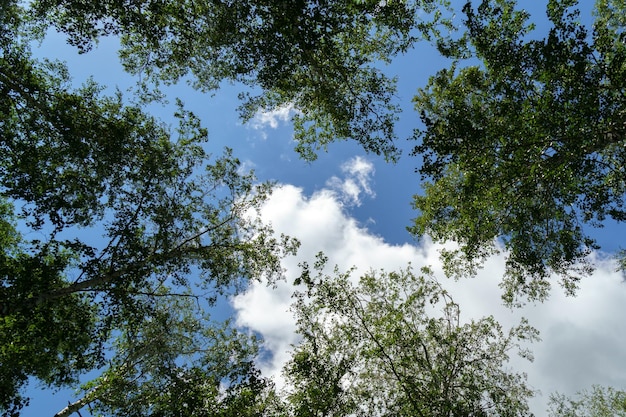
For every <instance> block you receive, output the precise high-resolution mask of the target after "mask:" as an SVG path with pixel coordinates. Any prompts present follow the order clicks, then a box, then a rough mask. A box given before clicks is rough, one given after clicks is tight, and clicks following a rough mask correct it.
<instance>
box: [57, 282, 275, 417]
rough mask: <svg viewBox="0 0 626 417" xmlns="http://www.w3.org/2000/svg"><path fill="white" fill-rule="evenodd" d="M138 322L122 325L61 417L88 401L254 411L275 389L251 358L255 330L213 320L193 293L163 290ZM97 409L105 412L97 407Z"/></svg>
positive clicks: (111, 407)
mask: <svg viewBox="0 0 626 417" xmlns="http://www.w3.org/2000/svg"><path fill="white" fill-rule="evenodd" d="M159 295H160V297H159V298H158V299H156V300H154V302H156V303H157V306H156V308H154V310H153V311H152V312H150V313H149V314H148V315H146V316H145V317H144V319H143V321H142V322H141V323H138V324H137V325H135V326H133V327H126V328H124V329H122V332H123V333H122V334H121V335H120V336H119V337H118V338H116V341H115V344H114V350H115V355H113V357H112V359H110V360H109V361H108V364H107V367H106V369H105V370H104V371H103V372H102V374H101V375H100V376H99V377H98V378H96V379H94V380H92V381H90V382H89V383H87V384H85V385H84V386H83V387H82V388H83V396H82V398H80V399H78V400H76V401H75V402H73V403H71V404H70V405H68V406H67V407H65V408H64V409H63V410H60V411H59V412H58V413H57V414H55V417H65V416H69V415H71V414H72V413H74V412H76V411H78V410H80V409H81V408H83V407H85V406H87V407H89V410H90V411H91V412H92V413H96V415H107V416H125V417H126V416H180V415H185V416H195V417H200V416H207V417H208V416H223V417H226V416H247V415H259V414H260V413H261V412H262V411H263V408H264V406H265V405H264V403H265V402H266V400H265V397H266V396H267V395H268V394H269V393H271V392H272V389H273V387H272V385H271V383H270V382H269V381H268V380H267V379H265V378H262V377H261V376H260V374H259V371H258V370H257V369H256V367H255V365H254V361H255V359H256V358H257V354H258V346H257V341H256V339H255V338H254V337H252V338H251V337H250V336H249V335H247V334H246V333H241V332H240V331H238V330H237V329H236V328H234V327H232V326H231V324H230V322H226V323H216V322H212V321H211V320H210V319H209V318H208V317H206V315H207V314H206V312H203V311H198V310H199V309H198V308H197V307H195V306H194V304H195V301H194V300H193V299H192V298H189V297H187V298H183V297H180V296H178V297H172V296H171V294H168V289H166V288H163V289H161V291H160V294H159ZM100 413H102V414H100Z"/></svg>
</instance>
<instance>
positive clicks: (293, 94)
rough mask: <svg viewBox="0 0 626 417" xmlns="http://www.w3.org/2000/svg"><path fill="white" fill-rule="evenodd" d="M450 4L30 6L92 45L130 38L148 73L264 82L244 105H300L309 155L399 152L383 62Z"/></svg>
mask: <svg viewBox="0 0 626 417" xmlns="http://www.w3.org/2000/svg"><path fill="white" fill-rule="evenodd" d="M444 3H445V1H438V0H421V1H389V2H380V1H378V0H365V1H353V0H339V1H337V0H333V1H328V0H298V1H284V0H255V1H211V0H201V1H197V0H193V1H192V0H186V1H179V0H166V1H160V0H159V1H152V0H149V1H140V2H138V1H99V2H89V1H83V0H71V1H60V0H38V1H35V2H34V4H33V6H32V8H33V11H34V13H36V14H37V15H38V16H41V17H43V18H45V19H46V20H49V21H51V22H52V23H53V24H54V25H55V27H57V28H58V29H59V30H61V31H62V32H64V33H66V34H67V35H68V39H69V41H70V43H72V44H74V45H76V46H77V47H78V48H80V49H81V50H83V51H86V50H89V48H90V47H91V46H92V45H93V43H94V42H97V40H98V39H99V38H100V37H102V36H104V35H110V34H113V35H118V36H120V38H121V42H122V48H121V51H120V56H121V59H122V63H123V64H124V66H125V68H126V69H127V70H128V71H129V72H130V73H131V74H141V75H142V76H144V77H147V79H148V80H150V81H165V82H167V83H170V82H176V81H178V80H181V79H188V80H190V82H191V83H192V85H193V86H194V87H196V88H199V89H202V90H204V91H207V90H212V89H214V88H217V87H218V86H219V84H220V83H221V82H223V81H237V82H241V83H244V84H247V85H249V86H252V87H259V88H260V92H259V90H258V89H257V90H252V91H254V92H252V93H250V90H248V92H247V93H246V95H245V97H244V101H243V104H242V107H241V110H242V114H243V115H244V117H245V118H250V117H252V116H253V115H254V114H255V113H256V111H258V110H263V109H265V110H271V109H275V108H279V107H282V106H293V107H294V108H295V110H296V113H295V115H294V123H295V127H296V137H295V139H296V141H297V143H298V145H297V150H298V151H299V152H300V154H301V155H302V156H303V157H305V158H307V159H315V157H316V154H315V151H316V150H317V149H319V148H320V147H325V146H326V145H327V144H328V143H329V142H331V141H335V140H342V139H353V140H356V141H359V142H360V143H361V144H362V145H363V146H364V148H365V149H367V150H368V151H371V152H375V153H377V154H384V155H385V156H386V157H388V158H391V159H393V158H395V157H397V156H398V149H397V148H396V146H395V144H394V143H393V141H394V139H395V132H394V122H395V120H396V118H397V113H398V112H399V109H398V108H397V106H396V104H395V103H394V101H393V98H394V97H393V95H394V93H395V83H394V80H393V79H391V78H389V77H388V76H386V75H385V74H384V73H383V72H382V71H381V70H380V68H378V66H379V64H380V62H389V60H391V58H392V57H394V56H395V55H397V54H399V53H402V52H405V51H406V50H408V49H409V48H410V47H411V46H412V44H413V42H414V41H415V40H416V39H417V38H419V37H422V36H426V37H428V36H430V35H432V34H433V33H436V31H437V22H439V21H440V20H441V10H439V9H438V7H439V6H441V5H442V4H444ZM257 92H258V94H257Z"/></svg>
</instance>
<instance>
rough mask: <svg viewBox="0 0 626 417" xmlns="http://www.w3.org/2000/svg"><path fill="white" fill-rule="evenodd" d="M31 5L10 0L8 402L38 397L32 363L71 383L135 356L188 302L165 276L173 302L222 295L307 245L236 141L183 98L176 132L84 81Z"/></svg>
mask: <svg viewBox="0 0 626 417" xmlns="http://www.w3.org/2000/svg"><path fill="white" fill-rule="evenodd" d="M22 7H25V5H24V4H21V3H20V4H18V3H17V2H13V1H9V2H3V3H2V4H1V5H0V25H1V27H2V30H1V31H0V90H1V91H2V94H0V132H1V134H0V136H1V137H2V141H1V142H0V193H1V195H0V245H1V250H0V257H1V259H0V268H1V270H2V273H1V274H0V410H2V411H3V412H5V413H6V414H7V415H14V414H17V413H18V412H19V410H20V408H21V407H22V406H23V405H24V404H25V403H26V402H27V399H25V398H22V397H21V396H20V393H21V390H22V388H23V386H24V385H25V384H26V383H27V381H28V378H30V377H33V378H36V379H38V380H39V381H41V382H42V383H43V384H45V385H47V386H53V387H55V386H64V385H69V384H74V383H76V381H77V378H78V377H79V376H80V375H81V374H83V373H85V372H87V371H89V370H94V369H101V368H103V367H104V366H105V365H106V364H107V363H108V362H110V363H113V364H114V365H115V364H116V366H117V368H115V367H114V368H113V369H120V366H122V365H121V363H123V361H121V359H120V358H119V357H116V356H111V355H115V354H116V352H117V351H116V349H115V346H116V343H122V342H120V340H121V339H120V338H122V339H123V338H125V337H127V335H128V334H129V331H130V330H131V329H140V328H142V327H144V326H146V325H147V324H146V320H148V319H149V318H150V317H155V316H159V314H162V310H167V308H174V306H175V303H174V301H171V302H170V305H169V307H167V306H162V305H161V304H160V303H159V302H157V300H159V299H162V298H164V297H165V295H164V294H163V291H164V289H165V288H167V297H166V298H167V299H168V300H175V299H176V298H177V297H178V298H180V297H182V298H188V297H191V298H193V299H195V300H197V302H198V303H200V304H199V305H201V306H203V307H204V308H206V307H208V306H210V305H211V304H212V303H214V302H215V300H216V298H217V297H218V296H219V295H220V294H223V293H230V292H233V291H237V290H238V289H240V288H242V287H243V286H244V285H245V284H246V283H247V282H248V280H250V279H267V280H268V281H269V282H271V281H272V280H274V279H277V278H278V277H280V276H281V275H282V269H281V266H280V259H281V257H282V256H284V255H285V254H287V253H293V252H294V251H295V249H296V247H297V242H296V241H295V240H292V239H289V238H287V237H282V238H281V237H274V235H273V233H272V231H271V229H270V228H269V227H267V226H266V225H264V224H262V223H261V222H260V221H259V220H258V218H257V217H256V216H255V215H254V212H255V210H256V209H258V207H259V206H260V204H262V202H263V201H264V200H265V199H266V198H267V196H268V195H269V193H270V192H271V186H270V185H268V184H260V185H255V184H254V177H253V175H252V174H251V173H250V174H246V173H240V172H239V170H240V166H239V161H238V160H237V159H236V158H235V157H233V155H232V153H231V152H230V150H226V151H225V152H224V154H223V155H222V156H219V157H211V156H210V155H209V154H208V152H207V151H206V144H205V142H206V139H207V131H206V129H205V128H203V127H202V126H201V124H200V121H199V120H198V119H197V118H196V117H195V115H193V114H192V113H191V112H189V111H187V110H185V109H184V106H183V104H182V103H179V106H178V112H177V113H176V115H175V117H176V119H177V120H178V126H177V127H176V128H175V129H174V130H172V129H170V128H169V127H167V126H166V125H165V124H163V123H161V122H159V121H158V120H156V119H155V118H154V117H151V116H150V115H148V114H146V113H145V112H144V110H143V108H142V107H141V105H140V104H133V103H129V102H127V101H125V100H124V99H123V98H122V95H121V94H119V93H118V94H116V95H114V96H104V95H103V94H102V88H101V87H100V86H98V85H97V84H95V83H94V82H88V83H87V84H86V85H84V86H82V87H80V88H73V87H71V85H70V79H69V74H68V73H67V69H66V68H65V66H64V65H63V64H61V63H59V62H55V61H50V60H44V61H41V62H39V61H37V60H35V59H33V58H32V56H31V54H30V50H29V42H30V40H31V38H30V34H29V31H32V28H29V26H28V25H27V24H26V21H25V20H26V17H25V15H26V14H27V11H26V10H24V9H23V8H22ZM94 236H101V237H99V238H94ZM215 331H217V330H215ZM171 336H172V337H173V338H175V337H178V336H177V334H176V333H172V334H171ZM116 340H117V342H116ZM169 343H172V344H174V345H176V343H178V344H180V343H181V341H176V340H172V341H170V342H169ZM242 346H243V345H242ZM121 352H123V350H122V351H121ZM244 352H245V350H244ZM118 353H119V352H118ZM161 354H165V353H164V352H161ZM120 361H121V362H120ZM122 368H124V367H123V366H122ZM124 369H125V368H124ZM223 375H225V376H227V375H229V373H228V372H226V371H224V373H223ZM155 378H156V377H155ZM242 378H243V377H242ZM244 379H245V380H249V378H248V379H246V378H243V379H242V381H243V380H244Z"/></svg>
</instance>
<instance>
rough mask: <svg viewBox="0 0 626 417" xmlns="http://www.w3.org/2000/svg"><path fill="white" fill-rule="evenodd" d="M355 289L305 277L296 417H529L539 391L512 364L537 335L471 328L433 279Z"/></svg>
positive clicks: (386, 278)
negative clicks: (534, 394) (512, 357)
mask: <svg viewBox="0 0 626 417" xmlns="http://www.w3.org/2000/svg"><path fill="white" fill-rule="evenodd" d="M307 277H308V278H307ZM350 280H351V278H350V273H346V274H337V275H336V276H334V277H329V276H318V277H316V278H314V279H313V278H311V277H310V276H305V281H307V283H308V285H309V286H308V291H306V292H304V293H300V294H298V297H297V301H296V303H295V304H294V311H295V313H296V316H297V318H298V332H299V333H300V335H301V336H302V342H301V343H300V344H299V345H298V346H297V347H296V350H295V353H294V355H293V358H292V360H291V361H290V362H289V364H288V366H287V368H286V375H287V377H288V379H289V380H290V382H291V383H292V385H293V390H292V392H291V395H290V397H289V399H290V401H291V410H292V414H293V415H294V416H347V415H356V416H433V415H436V416H524V415H528V413H529V412H528V406H527V404H526V400H527V398H528V397H529V396H531V395H532V391H531V389H530V388H529V387H528V386H527V385H526V382H525V375H522V374H517V373H515V372H511V371H509V370H507V369H506V363H507V361H508V359H509V353H510V352H511V351H512V350H513V351H514V350H515V349H518V348H520V345H519V342H520V341H521V340H526V341H530V340H534V339H536V337H537V332H536V330H534V329H533V328H531V327H530V326H528V325H527V324H526V323H525V322H524V323H521V324H520V325H519V326H517V327H515V328H512V329H510V330H509V331H508V332H506V331H504V330H503V329H502V327H501V326H500V325H499V324H498V323H497V322H496V321H495V320H494V319H493V317H485V318H482V319H480V320H478V321H470V322H466V323H463V322H462V321H461V319H460V311H459V306H458V305H457V304H456V303H454V301H453V300H452V299H451V297H450V296H449V294H448V293H447V292H446V291H445V290H444V289H443V288H442V287H441V285H440V284H439V283H438V282H437V281H435V280H434V279H433V278H432V276H430V274H429V273H428V271H424V274H423V275H422V274H420V275H418V274H415V273H414V272H413V271H412V270H411V269H407V270H403V271H400V272H391V273H386V272H381V273H376V272H370V273H367V274H365V275H364V276H362V277H361V279H360V281H359V283H358V284H357V285H353V284H351V281H350ZM520 353H521V354H523V355H529V353H528V352H527V351H525V350H524V349H521V350H520ZM529 358H530V357H529Z"/></svg>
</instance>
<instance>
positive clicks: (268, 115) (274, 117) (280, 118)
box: [249, 104, 296, 139]
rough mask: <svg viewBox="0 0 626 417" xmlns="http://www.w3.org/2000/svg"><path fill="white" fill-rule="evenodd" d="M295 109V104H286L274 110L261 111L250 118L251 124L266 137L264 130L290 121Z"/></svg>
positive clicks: (275, 127)
mask: <svg viewBox="0 0 626 417" xmlns="http://www.w3.org/2000/svg"><path fill="white" fill-rule="evenodd" d="M295 111H296V110H295V108H294V106H293V104H286V105H284V106H280V107H278V108H276V109H273V110H268V111H259V112H257V114H255V115H254V117H253V118H252V120H250V122H249V125H250V127H252V128H253V129H255V130H260V131H261V134H262V136H263V138H264V139H266V138H267V134H266V133H265V132H264V130H265V129H266V128H268V127H269V128H272V129H277V128H278V126H279V125H280V124H281V123H286V122H288V121H289V120H290V119H291V115H292V114H293V113H294V112H295Z"/></svg>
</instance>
